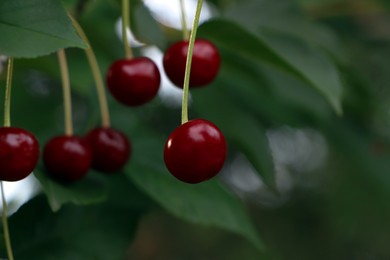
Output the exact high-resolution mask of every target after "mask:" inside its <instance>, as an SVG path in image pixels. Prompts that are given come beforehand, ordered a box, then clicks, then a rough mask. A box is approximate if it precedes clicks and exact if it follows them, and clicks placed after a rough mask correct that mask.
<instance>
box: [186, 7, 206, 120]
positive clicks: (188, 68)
mask: <svg viewBox="0 0 390 260" xmlns="http://www.w3.org/2000/svg"><path fill="white" fill-rule="evenodd" d="M202 4H203V0H198V4H197V5H196V12H195V17H194V22H193V24H192V30H191V34H190V41H189V45H188V52H187V60H186V70H185V73H184V85H183V99H182V105H181V123H182V124H184V123H187V122H188V92H189V85H190V71H191V64H192V53H193V52H194V44H195V39H196V32H197V29H198V24H199V17H200V12H201V10H202Z"/></svg>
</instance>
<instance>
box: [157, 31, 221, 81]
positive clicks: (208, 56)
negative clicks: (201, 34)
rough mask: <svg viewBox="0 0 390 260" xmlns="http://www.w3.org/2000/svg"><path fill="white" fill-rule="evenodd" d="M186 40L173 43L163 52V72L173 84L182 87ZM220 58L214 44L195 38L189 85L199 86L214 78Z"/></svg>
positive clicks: (186, 48)
mask: <svg viewBox="0 0 390 260" xmlns="http://www.w3.org/2000/svg"><path fill="white" fill-rule="evenodd" d="M187 51H188V41H179V42H177V43H175V44H173V45H172V46H171V47H169V48H168V50H167V51H166V52H165V54H164V58H163V66H164V70H165V73H166V74H167V76H168V78H169V79H170V80H171V81H172V83H173V84H175V85H176V86H178V87H180V88H182V87H183V83H184V73H185V68H186V60H187ZM220 64H221V58H220V56H219V53H218V49H217V47H215V45H214V44H213V43H212V42H210V41H208V40H204V39H196V40H195V44H194V51H193V54H192V65H191V71H190V84H189V86H190V87H201V86H204V85H207V84H209V83H210V82H212V81H213V80H214V78H215V77H216V76H217V74H218V71H219V66H220Z"/></svg>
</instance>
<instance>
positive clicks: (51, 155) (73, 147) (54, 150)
mask: <svg viewBox="0 0 390 260" xmlns="http://www.w3.org/2000/svg"><path fill="white" fill-rule="evenodd" d="M43 163H44V164H45V167H46V169H47V173H48V174H49V175H50V176H51V177H53V178H54V179H56V180H58V181H60V182H65V183H68V182H74V181H77V180H80V179H82V178H83V177H84V176H85V175H87V173H88V170H89V168H90V166H91V163H92V152H91V148H90V147H89V145H88V143H87V142H86V141H85V140H83V139H82V138H80V137H77V136H63V135H62V136H56V137H54V138H52V139H51V140H49V142H48V143H47V144H46V145H45V147H44V150H43Z"/></svg>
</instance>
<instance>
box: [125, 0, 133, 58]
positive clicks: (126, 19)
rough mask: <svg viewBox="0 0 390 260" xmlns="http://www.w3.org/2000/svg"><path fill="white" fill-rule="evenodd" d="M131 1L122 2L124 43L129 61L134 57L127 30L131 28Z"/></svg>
mask: <svg viewBox="0 0 390 260" xmlns="http://www.w3.org/2000/svg"><path fill="white" fill-rule="evenodd" d="M129 1H130V0H122V41H123V47H124V50H125V56H126V58H127V59H131V58H132V57H133V53H132V51H131V46H130V43H129V39H128V38H127V28H130V26H129V25H130V15H129V8H130V6H129Z"/></svg>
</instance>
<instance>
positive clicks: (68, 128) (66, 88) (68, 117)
mask: <svg viewBox="0 0 390 260" xmlns="http://www.w3.org/2000/svg"><path fill="white" fill-rule="evenodd" d="M57 54H58V60H59V63H60V70H61V78H62V92H63V96H64V116H65V134H66V135H67V136H71V135H73V125H72V99H71V92H70V82H69V72H68V64H67V62H66V56H65V51H64V49H60V50H59V51H58V52H57Z"/></svg>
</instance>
